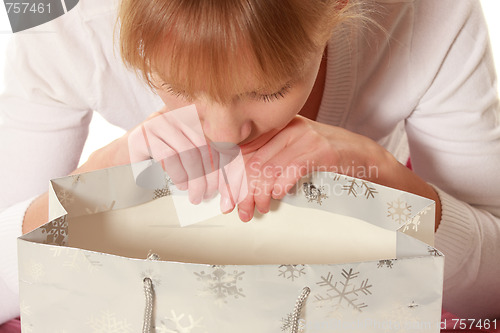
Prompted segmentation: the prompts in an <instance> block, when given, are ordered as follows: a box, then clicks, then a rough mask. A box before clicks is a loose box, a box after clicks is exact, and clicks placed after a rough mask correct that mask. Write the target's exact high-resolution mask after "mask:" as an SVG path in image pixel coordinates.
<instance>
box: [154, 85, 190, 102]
mask: <svg viewBox="0 0 500 333" xmlns="http://www.w3.org/2000/svg"><path fill="white" fill-rule="evenodd" d="M161 86H162V87H164V88H165V90H166V91H167V92H168V93H169V94H172V95H174V96H175V97H177V98H179V97H182V98H184V99H187V100H191V98H190V97H189V96H187V95H186V93H185V92H184V91H183V90H175V89H174V88H172V87H171V86H170V85H169V84H167V83H164V84H162V85H161Z"/></svg>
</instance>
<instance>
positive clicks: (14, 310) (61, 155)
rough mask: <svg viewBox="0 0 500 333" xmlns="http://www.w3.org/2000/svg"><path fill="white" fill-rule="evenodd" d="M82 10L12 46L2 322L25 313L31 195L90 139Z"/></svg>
mask: <svg viewBox="0 0 500 333" xmlns="http://www.w3.org/2000/svg"><path fill="white" fill-rule="evenodd" d="M78 15H79V12H78V11H77V10H76V9H75V10H73V11H71V12H69V13H68V14H66V15H63V16H61V17H60V18H58V19H56V20H54V21H51V22H49V23H47V24H44V25H41V26H38V27H36V28H33V29H30V30H28V31H25V32H21V33H16V34H15V35H14V38H13V41H12V42H11V44H10V45H9V48H8V53H7V60H6V61H7V62H6V65H5V73H4V80H5V87H6V88H5V90H4V92H3V93H2V95H0V142H1V144H0V159H1V162H0V188H1V189H2V190H1V191H0V251H1V252H0V253H1V254H0V256H1V258H2V259H1V260H0V323H2V322H3V321H6V320H8V319H9V318H12V317H14V316H16V315H17V314H18V312H19V309H18V306H19V303H18V299H17V298H18V281H17V254H16V253H17V244H16V237H18V236H20V235H21V229H22V221H23V218H24V214H25V211H26V209H27V208H28V206H29V204H30V203H31V201H32V199H30V198H33V197H34V196H37V195H40V194H41V193H43V192H46V191H47V190H48V184H49V180H50V179H52V178H56V177H60V176H64V175H67V174H68V173H70V172H71V171H72V170H74V169H75V168H76V167H77V164H78V161H79V157H80V154H81V151H82V149H83V145H84V143H85V140H86V138H87V134H88V125H89V122H90V120H91V116H92V108H93V101H92V99H91V98H92V97H91V96H95V95H94V92H93V91H92V89H93V86H94V85H93V84H92V79H93V76H94V75H95V72H96V70H95V68H93V67H95V61H94V57H95V56H94V53H93V52H92V49H91V46H89V45H88V44H89V42H88V37H87V36H86V35H85V34H86V32H85V30H84V29H83V26H82V24H83V23H82V22H81V20H79V19H78ZM89 96H90V97H89Z"/></svg>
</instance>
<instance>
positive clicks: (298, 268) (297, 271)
mask: <svg viewBox="0 0 500 333" xmlns="http://www.w3.org/2000/svg"><path fill="white" fill-rule="evenodd" d="M278 269H279V271H280V274H278V276H282V277H284V278H285V279H290V280H292V281H294V280H295V279H296V278H298V277H300V276H302V275H305V274H306V272H305V267H304V265H280V266H279V267H278Z"/></svg>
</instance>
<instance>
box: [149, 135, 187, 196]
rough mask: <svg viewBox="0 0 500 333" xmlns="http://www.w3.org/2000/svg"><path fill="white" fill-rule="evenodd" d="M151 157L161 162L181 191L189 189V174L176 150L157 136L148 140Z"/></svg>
mask: <svg viewBox="0 0 500 333" xmlns="http://www.w3.org/2000/svg"><path fill="white" fill-rule="evenodd" d="M148 142H149V145H150V153H151V155H152V156H151V157H152V158H153V159H154V160H155V161H158V162H161V165H162V167H163V170H164V171H165V172H166V173H167V174H168V176H169V177H170V179H171V180H172V183H173V184H174V185H175V186H176V187H177V188H178V189H179V190H181V191H185V190H187V189H188V180H189V178H188V174H187V172H186V170H185V169H184V165H183V164H182V162H181V160H180V156H179V154H178V153H177V151H176V150H174V149H172V147H170V146H169V145H168V144H166V143H165V142H164V141H163V140H161V139H160V138H158V137H156V136H151V139H149V140H148Z"/></svg>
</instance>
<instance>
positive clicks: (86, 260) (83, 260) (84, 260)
mask: <svg viewBox="0 0 500 333" xmlns="http://www.w3.org/2000/svg"><path fill="white" fill-rule="evenodd" d="M51 251H52V256H53V257H61V256H64V257H65V258H64V259H63V260H62V264H63V266H64V267H69V268H70V269H72V270H74V271H77V272H79V271H80V270H81V269H82V268H85V269H86V270H87V271H88V272H90V273H93V272H95V271H97V270H98V269H99V267H101V266H102V263H101V262H100V261H98V260H92V255H91V254H90V253H85V252H84V251H83V250H79V249H73V248H63V247H57V248H53V249H51Z"/></svg>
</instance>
